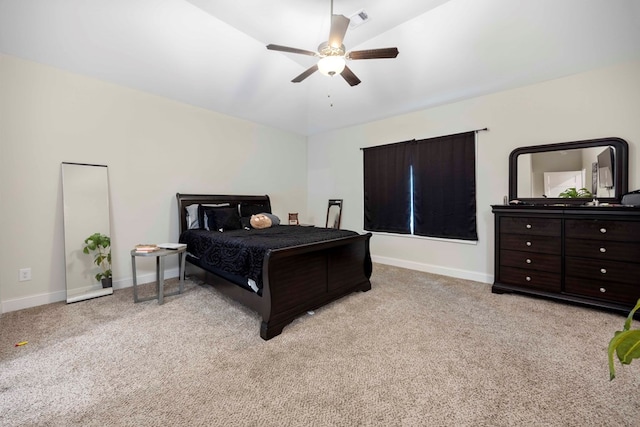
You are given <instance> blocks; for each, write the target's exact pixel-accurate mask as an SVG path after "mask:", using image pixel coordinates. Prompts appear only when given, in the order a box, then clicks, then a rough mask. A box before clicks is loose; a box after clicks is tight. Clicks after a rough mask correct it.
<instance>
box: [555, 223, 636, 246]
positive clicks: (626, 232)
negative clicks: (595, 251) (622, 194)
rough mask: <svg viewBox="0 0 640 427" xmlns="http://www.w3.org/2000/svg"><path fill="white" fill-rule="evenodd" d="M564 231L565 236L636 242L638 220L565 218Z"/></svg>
mask: <svg viewBox="0 0 640 427" xmlns="http://www.w3.org/2000/svg"><path fill="white" fill-rule="evenodd" d="M564 233H565V237H566V238H575V239H597V240H605V241H614V240H615V241H621V242H638V240H639V239H640V222H632V221H612V220H599V219H567V220H566V221H565V225H564Z"/></svg>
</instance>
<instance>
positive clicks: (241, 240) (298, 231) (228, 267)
mask: <svg viewBox="0 0 640 427" xmlns="http://www.w3.org/2000/svg"><path fill="white" fill-rule="evenodd" d="M357 234H358V233H356V232H355V231H349V230H336V229H331V228H320V227H304V226H287V225H281V226H275V227H271V228H264V229H260V230H256V229H251V230H246V229H243V230H230V231H224V232H218V231H207V230H201V229H198V230H187V231H185V232H183V233H182V235H181V236H180V243H186V244H187V252H188V253H190V254H191V255H193V256H195V257H197V258H198V259H199V261H200V264H201V265H202V266H203V267H205V268H206V267H213V268H214V269H215V268H217V269H221V270H224V271H225V272H227V273H229V274H232V275H236V276H241V277H245V278H249V279H252V280H254V281H255V282H256V284H257V285H258V288H260V289H262V261H263V259H264V256H265V254H266V253H267V251H268V250H270V249H280V248H286V247H291V246H299V245H303V244H306V243H315V242H321V241H325V240H332V239H337V238H341V237H350V236H354V235H357Z"/></svg>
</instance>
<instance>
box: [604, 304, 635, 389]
mask: <svg viewBox="0 0 640 427" xmlns="http://www.w3.org/2000/svg"><path fill="white" fill-rule="evenodd" d="M639 308H640V299H639V300H638V302H637V303H636V306H635V307H634V308H633V310H631V312H630V313H629V316H627V320H626V321H625V322H624V328H623V329H622V330H621V331H616V333H615V334H614V336H613V338H611V341H609V379H610V380H612V379H614V378H615V377H616V370H615V366H614V364H613V355H614V353H615V354H616V355H617V356H618V360H620V363H622V364H623V365H628V364H630V363H631V361H632V360H633V359H638V358H640V329H631V322H633V315H634V314H635V312H636V311H637V310H638V309H639Z"/></svg>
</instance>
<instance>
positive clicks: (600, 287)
mask: <svg viewBox="0 0 640 427" xmlns="http://www.w3.org/2000/svg"><path fill="white" fill-rule="evenodd" d="M564 289H565V292H566V293H570V294H575V295H580V296H587V297H591V298H596V299H599V300H607V301H612V302H618V303H622V304H628V305H629V306H634V305H635V304H636V302H637V301H638V298H640V285H629V284H625V283H611V282H604V281H599V280H591V279H582V278H578V277H567V278H566V280H565V284H564Z"/></svg>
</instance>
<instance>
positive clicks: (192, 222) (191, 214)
mask: <svg viewBox="0 0 640 427" xmlns="http://www.w3.org/2000/svg"><path fill="white" fill-rule="evenodd" d="M198 206H199V205H198V204H197V203H196V204H193V205H189V206H187V207H186V208H185V209H186V210H187V229H188V230H191V229H193V228H200V223H199V221H198Z"/></svg>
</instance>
